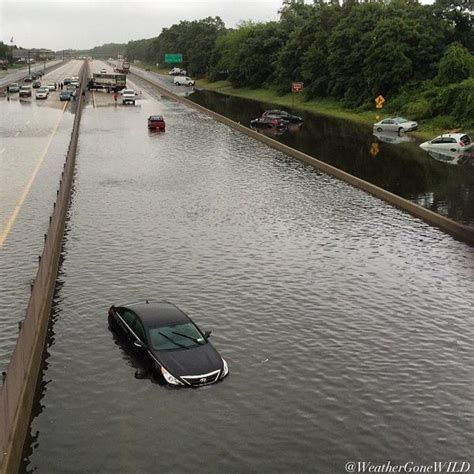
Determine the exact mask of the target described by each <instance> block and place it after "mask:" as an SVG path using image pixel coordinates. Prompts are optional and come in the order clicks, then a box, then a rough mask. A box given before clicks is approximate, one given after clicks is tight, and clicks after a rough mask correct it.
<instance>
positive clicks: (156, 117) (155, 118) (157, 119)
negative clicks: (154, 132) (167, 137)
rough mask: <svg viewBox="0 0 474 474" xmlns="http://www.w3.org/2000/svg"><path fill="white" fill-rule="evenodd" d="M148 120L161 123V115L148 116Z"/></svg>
mask: <svg viewBox="0 0 474 474" xmlns="http://www.w3.org/2000/svg"><path fill="white" fill-rule="evenodd" d="M148 120H151V121H161V120H163V115H150V116H149V117H148Z"/></svg>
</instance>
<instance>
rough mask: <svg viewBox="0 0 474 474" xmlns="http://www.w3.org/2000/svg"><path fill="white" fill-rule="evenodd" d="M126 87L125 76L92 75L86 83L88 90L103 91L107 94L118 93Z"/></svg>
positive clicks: (114, 74)
mask: <svg viewBox="0 0 474 474" xmlns="http://www.w3.org/2000/svg"><path fill="white" fill-rule="evenodd" d="M126 85H127V76H126V75H125V74H117V73H107V74H102V73H100V74H97V73H94V74H93V75H92V79H90V80H89V82H88V83H87V89H88V90H94V89H95V90H96V89H105V90H106V91H107V92H110V91H111V90H113V91H116V92H118V91H120V90H122V89H125V87H126Z"/></svg>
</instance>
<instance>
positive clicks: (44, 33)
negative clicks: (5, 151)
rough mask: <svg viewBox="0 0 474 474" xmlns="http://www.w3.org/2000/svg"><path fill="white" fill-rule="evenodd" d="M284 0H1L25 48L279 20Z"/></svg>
mask: <svg viewBox="0 0 474 474" xmlns="http://www.w3.org/2000/svg"><path fill="white" fill-rule="evenodd" d="M305 1H306V3H308V4H309V3H312V1H311V0H305ZM282 3H283V0H137V1H136V0H122V1H117V0H94V1H90V0H55V1H43V0H0V41H3V42H4V43H6V44H10V40H11V38H12V37H13V43H14V44H16V45H18V46H22V47H25V48H48V49H52V50H55V51H58V50H62V49H69V48H72V49H89V48H93V47H94V46H100V45H102V44H104V43H127V42H128V41H130V40H137V39H143V38H151V37H153V36H158V35H159V34H160V32H161V30H162V29H163V28H166V27H169V26H171V25H173V24H174V23H179V21H181V20H198V19H201V18H205V17H207V16H220V17H221V18H222V20H223V21H224V23H225V24H226V26H227V27H233V26H236V25H237V24H238V23H239V22H240V21H242V20H253V21H271V20H277V19H278V17H279V16H278V10H279V8H280V7H281V5H282ZM422 3H432V0H422Z"/></svg>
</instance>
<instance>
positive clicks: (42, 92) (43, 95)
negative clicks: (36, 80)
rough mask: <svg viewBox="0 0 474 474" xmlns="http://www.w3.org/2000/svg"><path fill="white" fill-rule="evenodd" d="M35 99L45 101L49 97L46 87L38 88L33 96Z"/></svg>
mask: <svg viewBox="0 0 474 474" xmlns="http://www.w3.org/2000/svg"><path fill="white" fill-rule="evenodd" d="M35 96H36V98H37V99H47V98H48V97H49V89H48V88H47V87H40V88H39V89H38V90H37V91H36V94H35Z"/></svg>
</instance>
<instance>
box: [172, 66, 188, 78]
mask: <svg viewBox="0 0 474 474" xmlns="http://www.w3.org/2000/svg"><path fill="white" fill-rule="evenodd" d="M168 75H170V76H185V75H186V69H181V68H180V67H174V68H173V69H171V71H169V72H168Z"/></svg>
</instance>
